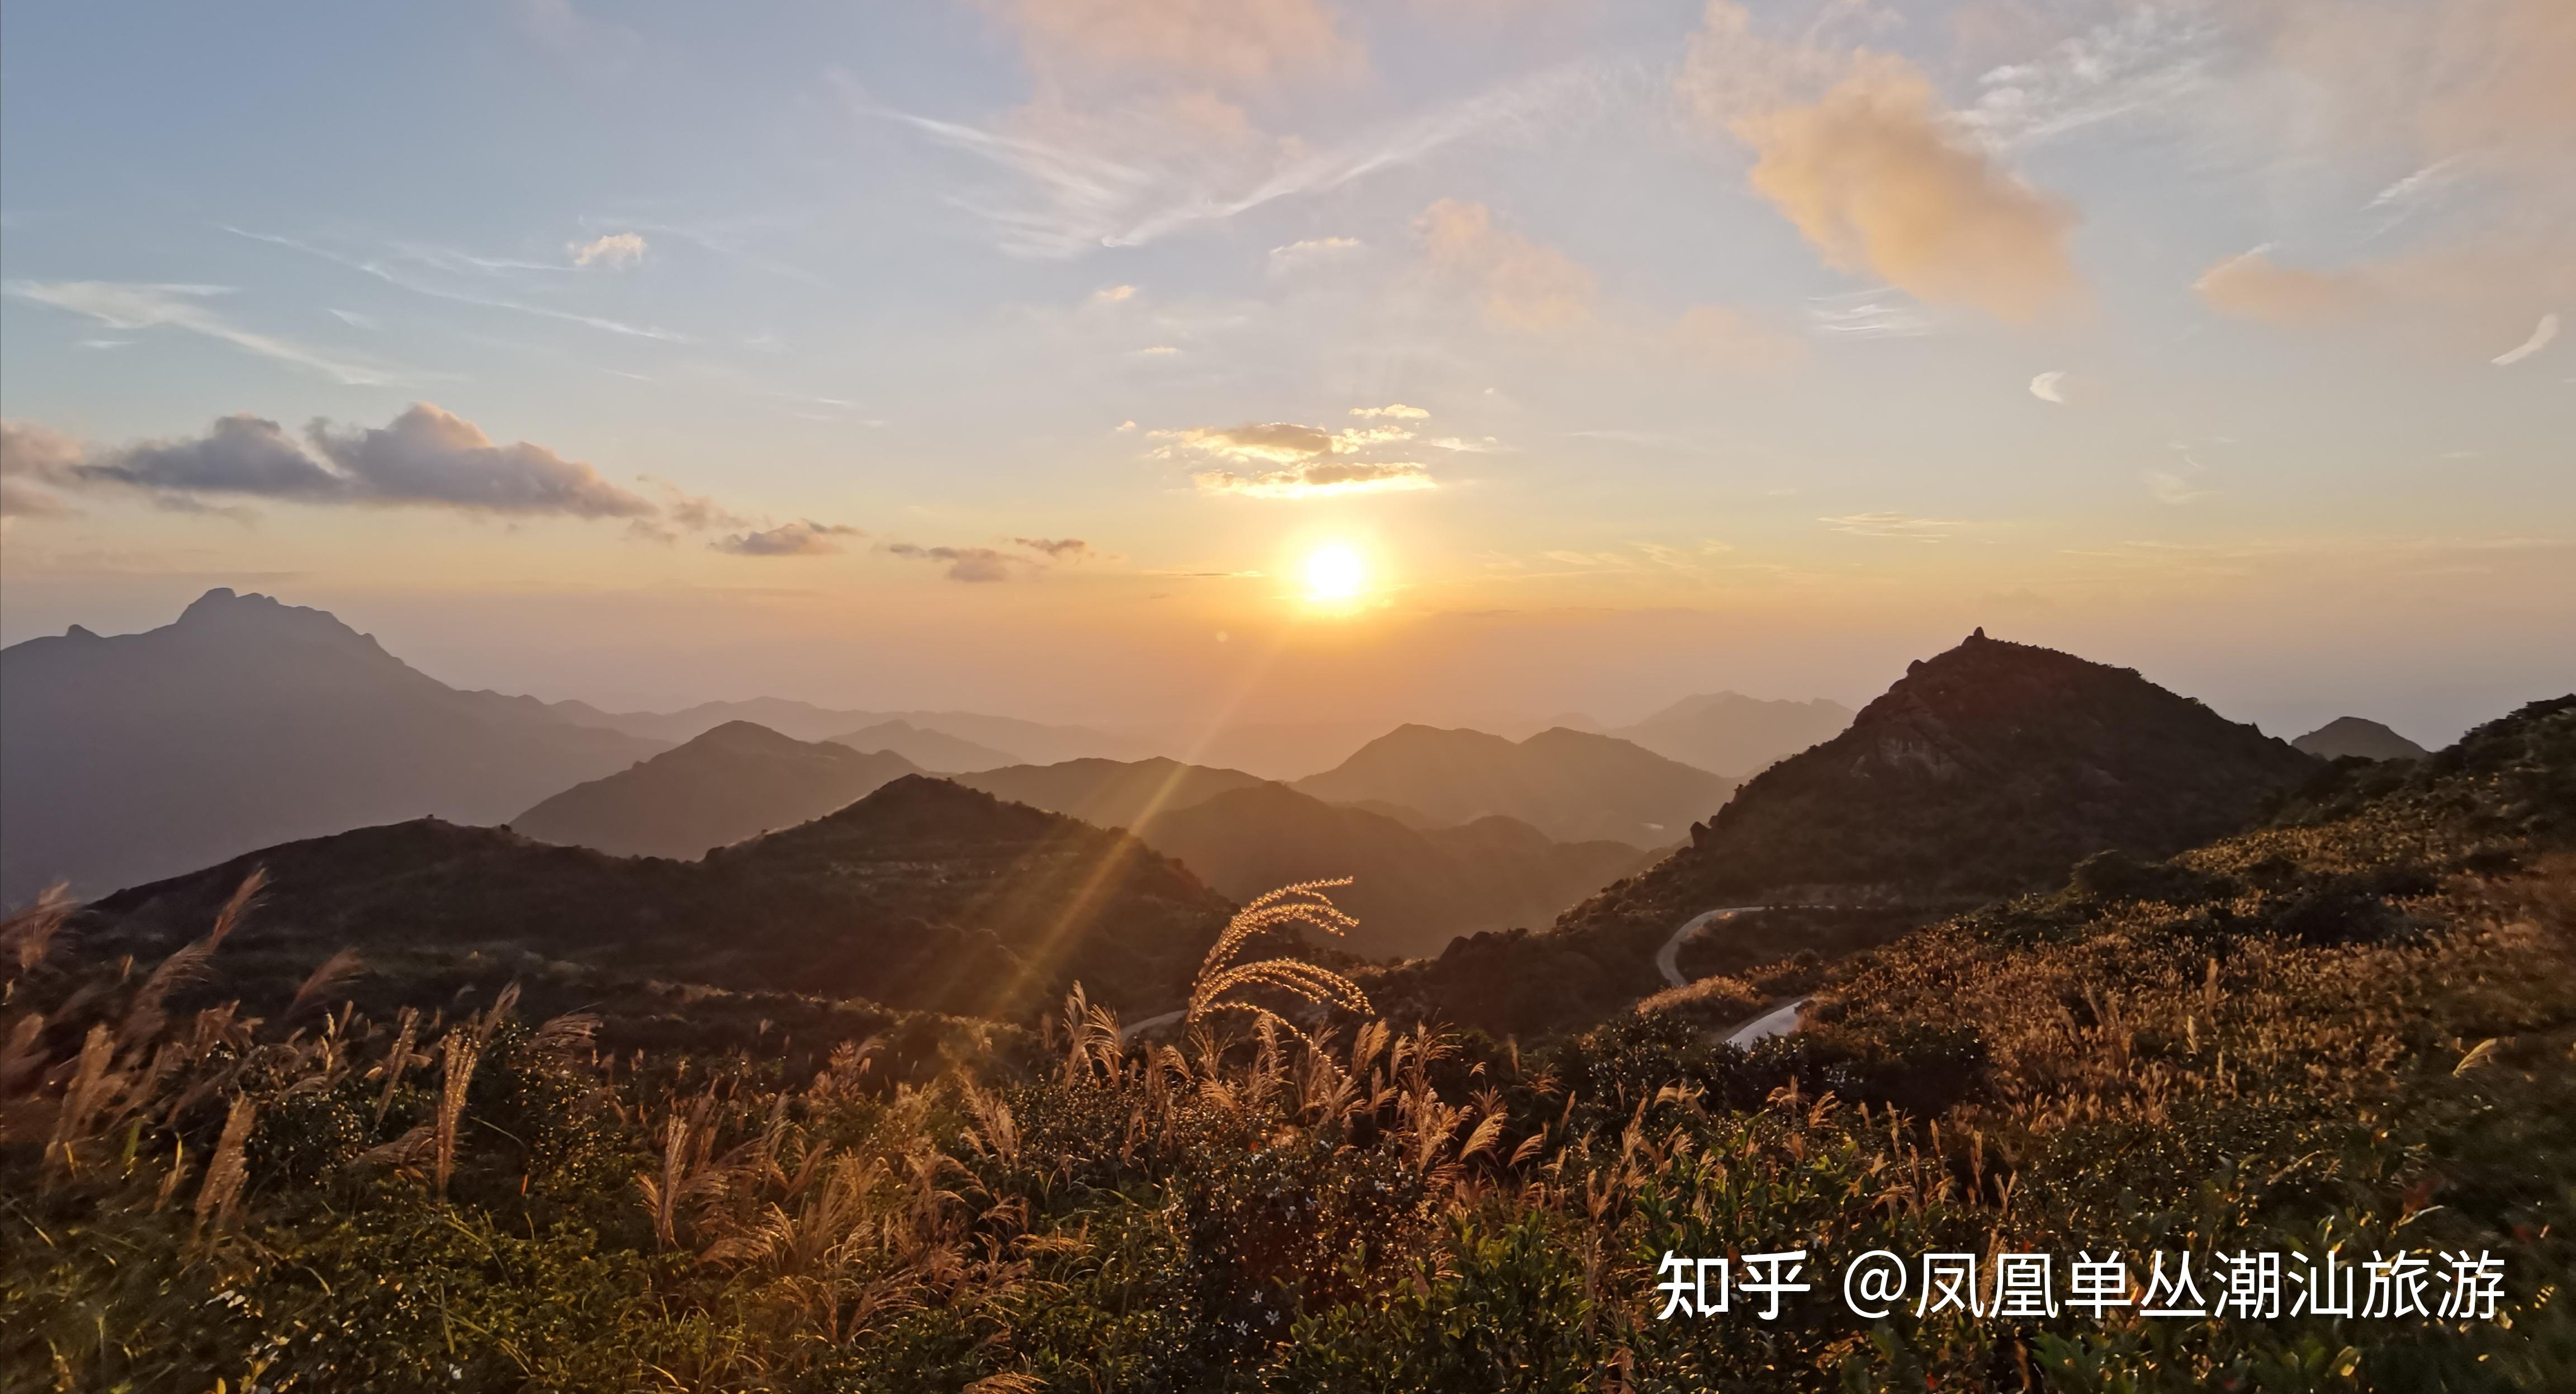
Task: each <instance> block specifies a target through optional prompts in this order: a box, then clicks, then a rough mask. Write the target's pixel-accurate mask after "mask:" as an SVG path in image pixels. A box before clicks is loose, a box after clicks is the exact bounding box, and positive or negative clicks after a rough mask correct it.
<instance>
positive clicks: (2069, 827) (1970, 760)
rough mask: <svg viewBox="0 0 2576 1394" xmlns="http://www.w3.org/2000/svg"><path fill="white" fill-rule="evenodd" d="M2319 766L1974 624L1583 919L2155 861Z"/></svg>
mask: <svg viewBox="0 0 2576 1394" xmlns="http://www.w3.org/2000/svg"><path fill="white" fill-rule="evenodd" d="M2316 768H2317V762H2316V761H2315V760H2314V759H2313V758H2312V757H2310V756H2307V755H2304V754H2301V753H2300V752H2298V751H2296V750H2293V749H2292V748H2291V747H2290V746H2289V745H2288V744H2287V743H2286V742H2283V741H2280V740H2276V739H2274V738H2272V737H2269V736H2266V735H2264V734H2263V733H2262V732H2260V731H2258V730H2256V729H2255V728H2254V727H2252V726H2250V725H2246V724H2243V723H2239V722H2233V721H2229V720H2227V719H2226V718H2225V717H2222V716H2220V715H2218V714H2217V713H2216V712H2213V711H2211V710H2210V709H2209V708H2208V707H2207V706H2205V705H2203V704H2202V703H2200V702H2199V701H2196V700H2194V699H2192V698H2188V697H2183V696H2179V695H2177V694H2175V693H2173V692H2169V691H2167V690H2165V689H2164V688H2161V687H2158V686H2156V685H2155V684H2154V683H2152V682H2149V681H2147V680H2146V679H2145V678H2143V677H2140V676H2139V675H2138V673H2137V672H2136V670H2134V669H2129V668H2115V667H2111V666H2109V665H2107V664H2101V663H2095V662H2091V661H2089V660H2087V659H2083V658H2078V657H2076V656H2075V655H2073V654H2069V653H2061V652H2059V651H2057V650H2054V649H2046V648H2040V647H2038V646H2036V645H2031V644H2017V643H2013V642H2010V641H2008V640H2002V639H1995V638H1990V637H1988V636H1987V635H1986V633H1985V632H1984V630H1983V629H1982V628H1980V629H1979V630H1977V631H1976V632H1974V633H1972V634H1970V635H1969V636H1968V637H1967V638H1966V639H1965V640H1962V641H1961V642H1960V643H1959V644H1958V646H1957V647H1955V648H1952V649H1949V650H1947V651H1945V652H1942V653H1939V654H1935V655H1934V656H1932V657H1930V658H1926V659H1918V660H1916V661H1915V662H1914V663H1912V664H1910V665H1908V666H1907V669H1906V673H1905V676H1904V677H1903V678H1901V679H1899V680H1898V681H1897V682H1896V683H1895V684H1894V685H1893V686H1891V687H1889V688H1888V690H1887V691H1886V692H1885V693H1883V694H1881V695H1880V696H1879V697H1878V698H1877V699H1876V700H1874V701H1872V702H1871V703H1869V705H1867V706H1865V707H1863V708H1862V709H1861V710H1860V712H1859V713H1858V714H1857V715H1855V716H1854V717H1853V718H1852V723H1851V726H1850V728H1849V729H1847V730H1845V731H1844V732H1843V733H1842V734H1841V735H1839V736H1836V737H1834V738H1833V739H1832V740H1829V741H1826V742H1825V743H1824V744H1822V745H1819V746H1816V747H1815V748H1813V749H1811V750H1808V751H1807V752H1805V753H1804V754H1801V755H1797V756H1793V757H1791V758H1789V759H1787V760H1784V761H1782V762H1781V763H1779V764H1777V765H1774V766H1772V767H1771V768H1770V769H1769V770H1767V771H1765V772H1763V773H1762V774H1761V775H1758V776H1756V777H1755V778H1754V779H1753V780H1751V781H1750V782H1748V783H1747V784H1746V785H1745V786H1744V787H1743V788H1742V789H1741V790H1739V791H1738V792H1737V793H1736V795H1735V797H1734V798H1733V799H1732V800H1730V801H1728V803H1727V805H1726V806H1725V807H1724V808H1722V809H1720V810H1719V811H1718V813H1717V816H1716V817H1715V818H1712V819H1710V820H1709V821H1708V822H1707V823H1705V824H1702V825H1699V826H1696V827H1694V828H1693V829H1692V840H1691V841H1692V845H1690V846H1689V847H1686V848H1684V849H1682V850H1681V851H1679V852H1677V853H1675V854H1674V855H1673V856H1672V857H1671V858H1670V859H1669V860H1667V861H1666V862H1665V863H1663V864H1662V865H1660V866H1658V867H1656V868H1655V869H1654V870H1653V871H1651V872H1649V873H1648V874H1647V875H1645V876H1643V877H1640V878H1638V880H1637V881H1636V882H1635V883H1633V884H1632V885H1630V886H1629V887H1626V888H1621V889H1614V890H1613V891H1612V892H1610V893H1607V894H1605V896H1603V897H1601V898H1599V899H1597V900H1596V901H1595V902H1593V903H1591V904H1589V905H1587V906H1583V907H1578V908H1577V910H1576V911H1575V912H1573V915H1574V917H1575V918H1578V919H1579V918H1583V917H1587V916H1588V917H1594V918H1598V917H1601V916H1603V915H1605V914H1607V915H1611V916H1613V917H1615V916H1617V915H1622V914H1628V913H1638V914H1649V915H1655V916H1662V915H1666V914H1670V913H1673V912H1674V911H1675V910H1677V909H1678V908H1679V907H1681V906H1684V905H1688V906H1689V907H1690V909H1691V910H1692V911H1696V910H1699V909H1705V908H1708V907H1709V906H1713V905H1719V904H1725V903H1729V902H1730V900H1740V899H1742V898H1745V897H1767V896H1775V895H1780V894H1784V893H1799V894H1804V895H1807V896H1809V897H1816V898H1825V899H1832V900H1851V899H1860V898H1890V897H1894V898H1906V899H1915V898H1930V899H1943V898H1954V897H1968V896H1981V895H1989V894H1995V893H2001V892H2009V891H2013V890H2018V889H2023V888H2026V887H2030V886H2036V885H2043V884H2048V883H2050V882H2052V881H2054V880H2055V879H2057V878H2059V877H2061V876H2063V875H2064V874H2065V872H2066V869H2067V868H2068V867H2070V866H2071V865H2073V864H2074V863H2075V862H2076V861H2078V860H2080V859H2082V858H2083V857H2085V856H2087V855H2089V854H2091V853H2093V852H2097V851H2100V850H2103V849H2105V848H2114V847H2116V848H2120V849H2123V850H2126V851H2131V852H2138V853H2143V854H2149V855H2159V856H2161V855H2165V854H2168V853H2171V852H2174V851H2177V850H2180V849H2181V848H2184V847H2188V846H2192V845H2194V844H2196V843H2200V842H2204V841H2207V840H2209V839H2211V838H2214V837H2219V836H2223V835H2225V834H2227V833H2229V832H2232V831H2235V830H2236V829H2238V828H2241V827H2243V826H2245V825H2246V824H2247V823H2248V822H2250V821H2251V820H2252V819H2254V818H2255V817H2256V816H2257V815H2258V814H2259V813H2260V811H2261V809H2262V808H2263V806H2264V804H2265V802H2266V800H2268V799H2270V798H2272V797H2273V796H2275V795H2277V794H2279V793H2281V792H2282V791H2284V790H2286V789H2288V788H2290V787H2291V786H2293V785H2295V784H2297V783H2298V782H2300V781H2301V780H2303V779H2305V778H2307V777H2308V776H2309V775H2310V774H2312V773H2313V772H2314V771H2315V770H2316Z"/></svg>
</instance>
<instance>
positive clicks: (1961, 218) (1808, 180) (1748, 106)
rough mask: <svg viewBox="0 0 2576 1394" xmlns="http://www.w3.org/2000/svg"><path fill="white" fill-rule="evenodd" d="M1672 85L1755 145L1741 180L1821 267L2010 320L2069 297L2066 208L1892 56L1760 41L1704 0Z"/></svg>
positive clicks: (1739, 18)
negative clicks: (1977, 138)
mask: <svg viewBox="0 0 2576 1394" xmlns="http://www.w3.org/2000/svg"><path fill="white" fill-rule="evenodd" d="M1682 85H1683V90H1684V92H1685V95H1687V96H1688V97H1689V98H1690V99H1691V101H1692V103H1693V104H1694V105H1695V106H1696V107H1698V109H1699V110H1700V112H1701V114H1702V115H1703V116H1706V117H1707V118H1709V119H1711V120H1712V121H1715V122H1717V123H1718V124H1720V125H1722V126H1723V127H1724V128H1725V129H1726V130H1727V132H1728V133H1729V134H1731V135H1733V136H1734V137H1735V138H1736V139H1737V140H1739V141H1741V142H1743V143H1744V144H1745V145H1747V146H1749V147H1750V148H1751V149H1752V150H1753V152H1754V155H1755V162H1754V166H1753V170H1752V174H1751V182H1752V185H1753V187H1754V189H1755V190H1756V191H1757V192H1759V193H1760V194H1761V195H1762V196H1763V197H1764V198H1767V199H1769V200H1770V201H1771V203H1772V205H1773V206H1774V207H1777V208H1778V209H1779V210H1780V211H1781V212H1782V213H1783V214H1785V215H1787V217H1788V218H1789V220H1790V221H1791V222H1793V223H1795V224H1797V226H1798V230H1799V231H1800V232H1802V233H1804V234H1805V235H1806V238H1807V240H1808V241H1809V242H1810V243H1813V244H1814V245H1815V247H1816V249H1817V251H1819V252H1821V253H1822V254H1823V255H1824V258H1825V260H1826V261H1827V262H1828V263H1829V264H1831V265H1833V266H1835V267H1837V268H1839V269H1841V270H1845V271H1851V272H1857V273H1868V274H1874V275H1877V276H1881V277H1884V278H1885V279H1886V280H1887V281H1888V282H1889V283H1890V284H1891V285H1894V286H1897V287H1898V288H1900V289H1902V290H1905V291H1907V292H1909V293H1911V294H1913V295H1915V296H1917V297H1919V298H1921V299H1924V300H1928V301H1937V302H1943V303H1949V304H1959V305H1968V306H1973V307H1975V308H1977V309H1980V310H1983V311H1985V312H1987V313H1988V314H1992V315H1995V316H1997V317H1998V318H2002V319H2007V320H2014V321H2029V320H2034V319H2038V318H2040V317H2041V316H2042V315H2044V314H2046V313H2048V312H2049V311H2050V310H2052V309H2054V308H2057V307H2059V306H2062V305H2064V304H2067V303H2069V302H2071V301H2073V300H2074V299H2076V298H2077V297H2078V296H2079V295H2080V293H2081V291H2082V282H2081V281H2080V279H2079V278H2078V277H2077V275H2076V273H2075V268H2074V265H2073V263H2072V262H2071V261H2070V260H2069V259H2068V257H2067V250H2066V240H2067V233H2068V231H2069V230H2070V229H2071V228H2072V227H2073V226H2074V223H2075V217H2074V214H2073V212H2072V211H2071V210H2070V209H2068V208H2067V207H2066V205H2065V204H2063V203H2061V202H2059V201H2058V200H2056V199H2053V198H2050V197H2048V196H2047V195H2045V194H2042V193H2040V192H2039V191H2038V190H2036V189H2033V188H2032V187H2030V185H2028V184H2026V183H2024V182H2022V180H2021V179H2020V178H2019V177H2018V176H2016V175H2014V174H2013V173H2012V172H2011V171H2010V170H2007V169H2005V168H2003V167H2002V166H2001V165H1999V164H1997V163H1996V162H1995V161H1994V159H1993V158H1992V157H1991V156H1990V155H1988V154H1987V153H1986V152H1985V151H1984V150H1982V149H1980V148H1978V147H1977V146H1975V145H1974V144H1971V143H1970V142H1969V141H1967V140H1966V139H1965V138H1963V137H1962V136H1960V135H1959V134H1958V133H1957V132H1956V131H1955V130H1954V129H1953V128H1952V127H1951V126H1950V125H1949V124H1948V123H1947V119H1946V117H1947V113H1946V112H1945V110H1944V109H1943V107H1942V105H1941V103H1940V101H1939V99H1938V97H1937V96H1936V94H1935V93H1934V91H1933V89H1932V84H1931V83H1930V81H1928V80H1927V79H1926V78H1924V76H1923V75H1922V73H1920V72H1919V71H1917V70H1916V69H1915V68H1914V66H1913V65H1912V64H1910V63H1907V62H1906V61H1905V60H1903V59H1901V58H1897V57H1894V56H1891V55H1888V54H1883V53H1875V52H1872V51H1870V50H1867V49H1859V48H1855V49H1851V50H1848V51H1839V50H1834V49H1830V48H1826V47H1823V46H1821V45H1818V44H1814V43H1796V44H1783V43H1774V42H1771V41H1768V40H1765V39H1763V38H1761V37H1759V36H1757V35H1755V34H1753V33H1752V32H1751V23H1750V17H1749V15H1748V14H1747V13H1746V12H1745V11H1744V10H1743V8H1742V7H1740V6H1737V5H1734V4H1732V3H1729V0H1715V2H1714V3H1712V4H1711V5H1710V6H1709V11H1708V26H1707V28H1706V29H1704V30H1703V31H1702V32H1701V33H1700V34H1699V35H1697V36H1695V37H1694V39H1693V40H1692V45H1691V57H1690V62H1689V64H1688V66H1687V68H1686V69H1685V71H1684V74H1683V78H1682ZM1819 88H1821V89H1822V91H1821V95H1817V92H1818V89H1819Z"/></svg>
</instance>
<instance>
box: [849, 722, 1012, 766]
mask: <svg viewBox="0 0 2576 1394" xmlns="http://www.w3.org/2000/svg"><path fill="white" fill-rule="evenodd" d="M831 740H832V744H834V745H840V746H847V747H849V748H850V749H852V750H863V751H885V752H887V753H889V754H894V755H900V756H902V757H903V758H904V759H906V760H908V761H910V762H912V763H913V764H914V765H917V766H919V767H920V768H922V769H925V770H936V771H938V772H939V773H941V774H959V773H963V772H966V771H970V770H990V769H997V768H999V767H1001V766H1003V765H1016V764H1018V763H1020V757H1019V756H1017V755H1013V754H1012V753H1011V752H1009V751H1007V750H996V749H994V748H993V747H991V746H989V745H984V744H982V743H980V742H977V741H970V740H967V739H966V738H965V737H963V736H952V735H950V734H948V733H947V732H945V731H934V730H930V729H928V728H926V727H921V726H915V725H913V724H912V723H911V722H909V721H880V722H878V723H877V724H875V725H873V726H862V727H860V728H859V729H857V730H855V731H844V732H842V733H841V734H839V735H837V736H834V737H832V738H831Z"/></svg>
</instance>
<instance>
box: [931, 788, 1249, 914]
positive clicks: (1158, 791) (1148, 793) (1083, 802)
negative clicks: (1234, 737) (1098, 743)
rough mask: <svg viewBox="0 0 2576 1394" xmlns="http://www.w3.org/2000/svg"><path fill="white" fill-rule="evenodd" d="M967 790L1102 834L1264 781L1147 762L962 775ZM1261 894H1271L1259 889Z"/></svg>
mask: <svg viewBox="0 0 2576 1394" xmlns="http://www.w3.org/2000/svg"><path fill="white" fill-rule="evenodd" d="M957 782H958V783H960V784H963V785H965V786H966V787H967V788H969V789H981V790H983V791H984V792H986V793H988V794H993V795H996V796H998V797H1000V798H1005V799H1010V800H1012V801H1014V802H1016V803H1024V804H1027V805H1028V806H1030V807H1031V808H1043V809H1046V810H1047V811H1049V812H1051V813H1062V814H1065V815H1068V816H1070V817H1074V818H1079V819H1081V820H1082V821H1084V822H1086V823H1089V824H1092V825H1093V826H1095V827H1102V828H1129V829H1132V828H1134V827H1135V826H1136V825H1137V824H1138V823H1139V822H1140V821H1142V820H1143V819H1144V818H1146V817H1147V816H1148V815H1150V814H1153V813H1155V812H1157V811H1162V812H1169V811H1171V810H1174V809H1181V808H1187V807H1189V806H1190V805H1192V804H1196V803H1199V802H1201V801H1202V800H1205V799H1207V798H1210V797H1212V796H1214V795H1217V794H1222V793H1226V792H1228V791H1230V790H1234V789H1242V788H1247V787H1249V786H1251V785H1255V784H1260V783H1263V782H1264V781H1263V780H1262V779H1260V778H1259V777H1258V776H1255V775H1249V774H1245V773H1244V772H1243V771H1241V770H1220V769H1211V768H1209V767H1207V766H1205V765H1185V764H1182V763H1181V762H1180V761H1178V760H1167V759H1164V758H1162V757H1160V756H1157V757H1155V758H1154V759H1151V760H1066V761H1062V762H1060V763H1058V764H1053V765H1012V766H1009V767H1007V768H1004V769H997V770H985V771H983V772H982V773H980V774H966V775H962V776H960V777H959V778H958V780H957ZM1263 889H1264V890H1267V889H1269V888H1268V887H1266V886H1265V887H1263Z"/></svg>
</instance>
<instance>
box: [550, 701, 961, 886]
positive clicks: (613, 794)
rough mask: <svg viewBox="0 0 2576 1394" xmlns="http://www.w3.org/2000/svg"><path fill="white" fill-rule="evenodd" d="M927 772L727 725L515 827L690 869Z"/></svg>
mask: <svg viewBox="0 0 2576 1394" xmlns="http://www.w3.org/2000/svg"><path fill="white" fill-rule="evenodd" d="M919 773H921V769H920V767H919V766H917V765H915V764H913V763H912V762H911V761H909V760H906V759H905V758H903V757H902V756H900V755H896V754H892V753H889V752H884V751H877V752H870V753H864V754H863V753H861V752H859V751H856V750H852V749H850V748H849V747H847V746H841V745H832V744H828V743H818V742H807V741H800V740H795V739H792V738H790V737H787V736H782V735H780V734H778V733H777V732H775V731H772V730H770V729H769V728H768V727H766V726H755V725H753V724H752V723H750V722H748V721H729V722H726V723H725V724H724V725H722V726H719V727H717V728H715V729H714V730H712V731H709V732H707V733H706V734H704V735H702V736H699V737H697V738H696V739H694V740H692V741H690V742H689V743H687V744H686V745H682V746H679V747H677V748H675V749H671V750H666V751H663V752H662V753H661V754H659V755H656V756H654V757H653V758H652V759H650V760H645V761H642V762H640V763H638V764H636V765H634V766H633V767H631V768H628V769H624V770H620V771H618V772H617V773H616V774H612V775H609V776H607V777H605V778H602V779H594V780H591V781H589V782H588V783H585V784H576V785H574V786H573V787H572V788H570V789H566V790H564V791H563V792H562V793H560V794H557V795H555V796H554V797H552V798H550V799H547V800H546V801H545V802H543V803H540V804H538V805H537V806H536V807H534V808H531V809H529V810H528V811H527V812H525V813H522V814H520V815H519V816H518V817H516V818H513V819H511V820H510V828H511V830H512V831H514V832H518V833H521V834H524V835H526V836H528V837H533V838H535V839H537V840H538V841H539V842H555V843H562V844H564V845H566V846H573V847H590V848H595V849H597V850H599V851H602V852H612V853H615V854H616V855H618V856H621V857H673V858H677V859H680V860H684V861H685V860H690V859H693V858H696V857H700V856H703V855H705V854H706V852H707V851H708V850H709V849H711V848H716V847H722V846H725V845H726V844H728V843H734V842H740V841H742V840H743V839H744V838H746V837H753V836H757V835H758V834H761V833H765V832H770V831H773V830H775V829H780V828H792V827H795V826H796V825H797V824H799V823H805V822H810V821H812V820H814V819H816V818H820V817H822V816H823V815H824V814H826V813H830V812H831V811H832V810H834V809H836V808H842V807H846V806H847V805H849V804H852V803H855V802H857V801H858V800H859V799H862V798H864V797H866V796H867V795H868V794H869V793H871V792H873V791H874V790H876V789H877V788H878V787H880V786H882V785H884V784H886V783H887V782H889V781H891V780H895V779H900V778H902V777H903V776H905V775H908V774H919Z"/></svg>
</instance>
